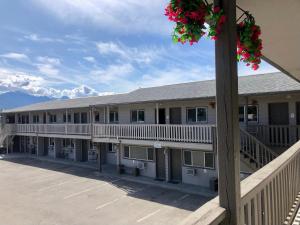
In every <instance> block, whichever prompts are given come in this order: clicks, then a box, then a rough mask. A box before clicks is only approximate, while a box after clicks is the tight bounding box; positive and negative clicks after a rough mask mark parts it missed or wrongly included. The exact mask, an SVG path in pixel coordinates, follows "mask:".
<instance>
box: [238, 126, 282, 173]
mask: <svg viewBox="0 0 300 225" xmlns="http://www.w3.org/2000/svg"><path fill="white" fill-rule="evenodd" d="M240 142H241V154H243V155H244V156H245V157H248V158H249V159H250V160H252V161H253V162H254V163H255V164H256V168H257V169H259V168H262V167H263V166H265V165H266V164H268V163H269V162H271V161H272V160H273V159H275V158H276V157H277V153H275V152H274V151H272V150H271V149H270V148H269V147H267V146H266V145H265V144H263V143H262V142H261V141H259V140H258V139H257V138H256V137H254V136H253V135H251V134H249V133H248V132H247V131H246V130H244V129H242V128H240Z"/></svg>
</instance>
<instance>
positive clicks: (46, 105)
mask: <svg viewBox="0 0 300 225" xmlns="http://www.w3.org/2000/svg"><path fill="white" fill-rule="evenodd" d="M295 91H300V83H299V82H297V81H295V80H294V79H292V78H290V77H288V76H287V75H285V74H283V73H269V74H260V75H250V76H241V77H239V94H240V95H264V94H274V93H280V92H295ZM215 94H216V89H215V80H207V81H197V82H190V83H182V84H174V85H165V86H159V87H150V88H140V89H137V90H135V91H132V92H129V93H126V94H116V95H107V96H97V97H86V98H76V99H67V100H53V101H48V102H42V103H37V104H33V105H28V106H24V107H19V108H15V109H10V110H6V111H4V112H23V111H40V110H50V109H66V108H84V107H89V106H92V105H114V104H131V103H139V102H156V101H166V100H187V99H200V98H213V97H215Z"/></svg>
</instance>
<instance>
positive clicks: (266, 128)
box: [248, 125, 300, 147]
mask: <svg viewBox="0 0 300 225" xmlns="http://www.w3.org/2000/svg"><path fill="white" fill-rule="evenodd" d="M248 131H249V132H250V133H252V134H253V135H254V136H256V137H257V138H258V139H259V140H261V141H262V142H263V143H265V144H266V145H269V146H274V147H288V146H291V145H293V144H294V143H295V142H296V141H298V140H299V138H300V126H297V125H251V126H249V127H248Z"/></svg>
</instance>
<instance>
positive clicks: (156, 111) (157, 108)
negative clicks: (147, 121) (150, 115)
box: [155, 103, 159, 124]
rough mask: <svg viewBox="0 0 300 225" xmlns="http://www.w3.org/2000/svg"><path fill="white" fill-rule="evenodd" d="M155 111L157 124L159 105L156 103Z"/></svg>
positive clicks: (157, 122)
mask: <svg viewBox="0 0 300 225" xmlns="http://www.w3.org/2000/svg"><path fill="white" fill-rule="evenodd" d="M155 108H156V110H155V113H156V124H159V107H158V103H156V104H155Z"/></svg>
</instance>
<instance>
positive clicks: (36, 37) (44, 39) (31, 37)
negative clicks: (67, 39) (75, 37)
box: [24, 34, 64, 42]
mask: <svg viewBox="0 0 300 225" xmlns="http://www.w3.org/2000/svg"><path fill="white" fill-rule="evenodd" d="M24 38H25V39H27V40H30V41H34V42H64V41H63V40H62V39H60V38H49V37H41V36H39V35H37V34H29V35H25V36H24Z"/></svg>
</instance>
